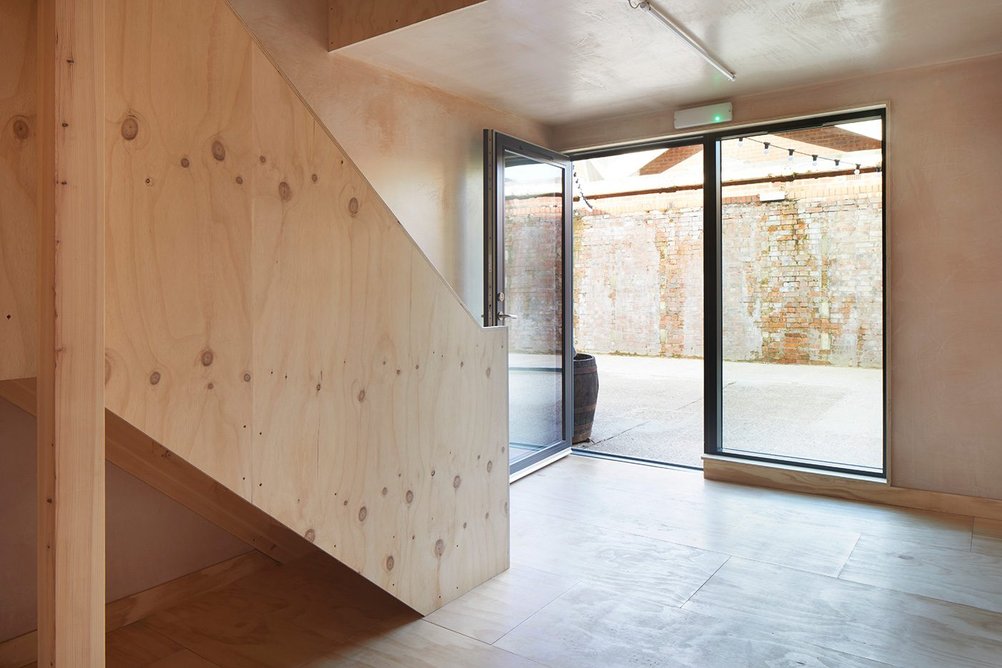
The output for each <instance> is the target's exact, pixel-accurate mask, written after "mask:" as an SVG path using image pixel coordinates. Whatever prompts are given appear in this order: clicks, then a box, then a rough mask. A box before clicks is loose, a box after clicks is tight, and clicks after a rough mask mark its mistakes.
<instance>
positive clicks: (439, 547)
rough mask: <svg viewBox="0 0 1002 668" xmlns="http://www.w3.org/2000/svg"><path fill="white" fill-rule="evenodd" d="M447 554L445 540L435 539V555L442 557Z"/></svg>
mask: <svg viewBox="0 0 1002 668" xmlns="http://www.w3.org/2000/svg"><path fill="white" fill-rule="evenodd" d="M443 554H445V541H444V540H442V539H441V538H439V539H438V540H436V541H435V556H436V557H441V556H442V555H443Z"/></svg>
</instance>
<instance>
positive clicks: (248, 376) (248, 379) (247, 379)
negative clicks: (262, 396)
mask: <svg viewBox="0 0 1002 668" xmlns="http://www.w3.org/2000/svg"><path fill="white" fill-rule="evenodd" d="M244 382H245V383H249V382H251V375H250V374H249V373H244Z"/></svg>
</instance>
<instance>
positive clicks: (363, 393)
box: [358, 390, 365, 403]
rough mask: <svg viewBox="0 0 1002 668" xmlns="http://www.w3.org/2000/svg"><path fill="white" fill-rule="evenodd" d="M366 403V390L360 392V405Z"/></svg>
mask: <svg viewBox="0 0 1002 668" xmlns="http://www.w3.org/2000/svg"><path fill="white" fill-rule="evenodd" d="M363 401H365V390H359V391H358V403H362V402H363Z"/></svg>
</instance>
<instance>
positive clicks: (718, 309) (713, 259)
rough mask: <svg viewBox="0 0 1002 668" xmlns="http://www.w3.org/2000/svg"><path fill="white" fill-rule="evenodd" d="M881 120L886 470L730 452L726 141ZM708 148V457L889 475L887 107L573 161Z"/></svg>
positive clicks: (642, 145) (582, 154)
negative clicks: (726, 434) (726, 426)
mask: <svg viewBox="0 0 1002 668" xmlns="http://www.w3.org/2000/svg"><path fill="white" fill-rule="evenodd" d="M878 118H879V119H880V120H881V128H882V137H881V171H880V173H881V275H882V285H881V317H882V318H883V323H882V327H881V335H882V350H881V373H882V377H883V382H882V387H883V396H882V401H883V403H882V407H881V408H882V415H883V434H882V436H883V439H882V467H881V470H880V471H874V470H873V469H870V468H862V467H859V468H857V467H851V466H847V465H846V466H841V465H835V464H826V463H823V462H817V461H811V460H801V459H792V458H787V459H783V458H780V457H771V456H768V455H765V454H762V455H758V454H752V453H745V452H734V451H726V450H724V444H723V291H722V288H723V286H722V278H723V273H722V271H723V245H722V241H723V240H722V238H721V225H722V202H721V198H722V192H721V191H722V187H721V182H722V178H721V148H720V145H721V142H722V141H724V140H726V139H737V138H738V137H750V136H755V135H760V134H775V133H779V132H790V131H793V130H806V129H810V128H816V127H823V126H826V125H836V124H839V123H848V122H852V121H861V120H868V119H878ZM697 145H701V146H702V147H703V289H704V295H703V311H704V312H703V328H704V329H703V380H704V386H703V396H704V413H703V421H704V426H703V439H704V440H703V452H704V454H706V455H712V456H718V457H727V458H730V459H737V460H746V461H754V462H763V463H769V464H785V465H793V466H798V467H801V468H808V469H816V470H820V471H825V472H830V473H843V474H852V475H860V476H867V477H874V478H884V477H886V474H887V456H888V419H887V406H888V401H887V400H888V376H887V109H886V108H885V107H882V106H881V107H874V108H871V109H864V110H860V111H852V112H843V113H833V114H825V115H819V116H811V117H807V118H801V119H797V120H788V121H777V122H772V123H762V124H755V125H746V126H738V127H728V128H724V129H722V130H718V131H710V132H705V133H702V134H695V135H687V136H681V137H675V138H670V139H663V140H656V141H647V142H636V143H632V144H625V145H621V146H615V147H609V148H602V149H595V150H587V151H577V152H572V153H570V154H569V156H570V158H571V159H572V160H575V161H576V160H588V159H593V158H602V157H608V156H613V155H620V154H623V153H633V152H636V151H642V150H646V149H659V148H665V149H668V148H675V147H680V146H697Z"/></svg>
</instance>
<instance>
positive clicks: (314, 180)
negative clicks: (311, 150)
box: [310, 174, 320, 183]
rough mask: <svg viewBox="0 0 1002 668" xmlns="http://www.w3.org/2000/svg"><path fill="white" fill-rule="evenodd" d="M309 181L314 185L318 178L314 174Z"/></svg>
mask: <svg viewBox="0 0 1002 668" xmlns="http://www.w3.org/2000/svg"><path fill="white" fill-rule="evenodd" d="M310 180H311V181H313V182H314V183H316V182H317V181H319V180H320V177H319V176H317V175H316V174H314V175H313V176H311V177H310Z"/></svg>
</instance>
